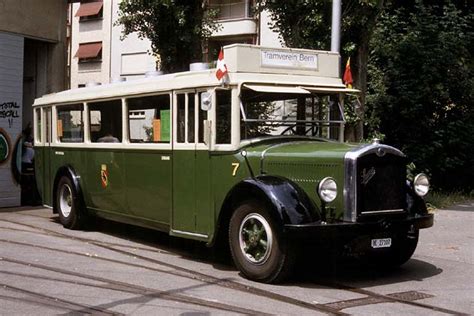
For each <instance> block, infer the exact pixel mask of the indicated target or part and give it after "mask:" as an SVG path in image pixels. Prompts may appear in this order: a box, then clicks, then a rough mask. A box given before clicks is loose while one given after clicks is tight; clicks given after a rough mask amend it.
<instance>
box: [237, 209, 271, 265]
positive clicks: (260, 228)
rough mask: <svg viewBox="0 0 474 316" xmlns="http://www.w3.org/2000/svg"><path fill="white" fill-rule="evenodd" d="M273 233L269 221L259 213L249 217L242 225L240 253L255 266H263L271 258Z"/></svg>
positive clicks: (240, 230)
mask: <svg viewBox="0 0 474 316" xmlns="http://www.w3.org/2000/svg"><path fill="white" fill-rule="evenodd" d="M272 243H273V233H272V229H271V227H270V224H269V223H268V222H267V220H266V219H265V218H264V217H263V216H262V215H260V214H258V213H251V214H249V215H247V216H246V217H245V218H244V219H243V221H242V224H241V225H240V229H239V245H240V251H241V252H242V253H244V254H245V256H246V257H247V260H249V261H250V262H252V263H254V264H263V263H265V261H266V260H267V259H268V257H269V256H270V252H271V249H272Z"/></svg>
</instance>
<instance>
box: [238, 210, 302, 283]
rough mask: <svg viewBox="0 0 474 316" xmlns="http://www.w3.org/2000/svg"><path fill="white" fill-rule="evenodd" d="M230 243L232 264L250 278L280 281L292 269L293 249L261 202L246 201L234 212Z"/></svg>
mask: <svg viewBox="0 0 474 316" xmlns="http://www.w3.org/2000/svg"><path fill="white" fill-rule="evenodd" d="M229 244H230V251H231V254H232V259H233V260H234V264H235V265H236V267H237V268H238V269H239V270H240V272H241V273H242V274H243V275H244V276H245V277H246V278H248V279H250V280H254V281H258V282H264V283H279V282H282V281H284V280H285V279H286V278H288V277H289V276H290V274H291V273H292V272H293V267H294V263H295V251H294V250H293V249H292V248H291V247H290V246H289V243H288V241H287V240H285V239H284V238H283V233H282V229H281V228H280V227H279V226H278V225H277V223H276V221H275V220H274V219H273V218H272V217H271V216H270V212H269V209H268V208H267V207H266V206H265V205H263V204H262V203H258V202H256V201H249V202H245V203H243V204H242V205H240V206H239V207H238V208H237V209H236V210H235V211H234V213H233V215H232V217H231V219H230V224H229Z"/></svg>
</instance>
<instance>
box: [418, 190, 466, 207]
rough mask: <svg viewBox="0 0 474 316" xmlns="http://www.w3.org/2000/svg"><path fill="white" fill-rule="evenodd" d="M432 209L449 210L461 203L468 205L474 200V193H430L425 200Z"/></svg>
mask: <svg viewBox="0 0 474 316" xmlns="http://www.w3.org/2000/svg"><path fill="white" fill-rule="evenodd" d="M425 200H426V202H427V204H428V206H429V207H430V208H431V209H437V208H447V207H449V206H453V205H456V204H460V203H466V202H469V201H472V200H474V191H471V192H461V191H453V192H442V191H430V192H429V193H428V195H427V196H426V198H425Z"/></svg>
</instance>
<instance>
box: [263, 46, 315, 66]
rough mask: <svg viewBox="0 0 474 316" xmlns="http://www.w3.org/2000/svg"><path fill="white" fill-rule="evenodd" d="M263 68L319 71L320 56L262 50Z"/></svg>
mask: <svg viewBox="0 0 474 316" xmlns="http://www.w3.org/2000/svg"><path fill="white" fill-rule="evenodd" d="M261 65H262V66H263V67H278V68H279V67H283V68H297V69H312V70H315V69H318V54H310V53H300V52H294V53H292V52H282V51H278V50H262V57H261Z"/></svg>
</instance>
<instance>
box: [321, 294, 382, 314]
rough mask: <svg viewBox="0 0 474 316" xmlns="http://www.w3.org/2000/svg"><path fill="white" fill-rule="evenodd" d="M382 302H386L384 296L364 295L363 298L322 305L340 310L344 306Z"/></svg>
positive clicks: (344, 307)
mask: <svg viewBox="0 0 474 316" xmlns="http://www.w3.org/2000/svg"><path fill="white" fill-rule="evenodd" d="M383 302H387V300H386V299H384V298H379V297H364V298H356V299H352V300H346V301H339V302H334V303H328V304H324V305H325V306H328V307H331V308H334V309H336V310H339V311H340V310H343V309H346V308H351V307H358V306H365V305H372V304H378V303H383Z"/></svg>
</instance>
